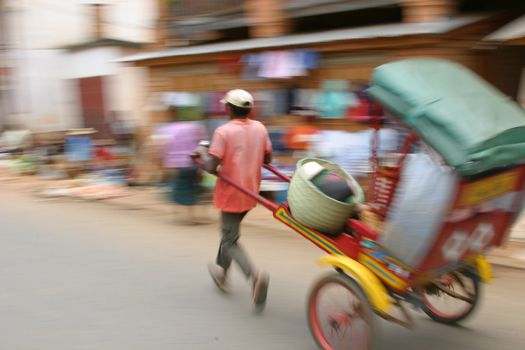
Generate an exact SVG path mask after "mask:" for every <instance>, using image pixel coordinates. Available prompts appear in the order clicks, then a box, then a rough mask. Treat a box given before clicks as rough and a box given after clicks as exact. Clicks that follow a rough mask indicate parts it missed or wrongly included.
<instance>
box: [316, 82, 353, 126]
mask: <svg viewBox="0 0 525 350" xmlns="http://www.w3.org/2000/svg"><path fill="white" fill-rule="evenodd" d="M348 88H349V83H348V82H347V81H346V80H325V81H324V82H323V90H322V91H321V92H320V93H319V94H318V96H317V98H316V103H315V105H316V109H317V110H318V111H319V116H320V117H321V118H326V119H341V118H344V117H345V116H346V111H347V109H348V108H349V107H350V106H354V105H356V104H358V103H359V100H358V99H357V98H356V96H355V95H354V94H352V93H350V92H349V91H348Z"/></svg>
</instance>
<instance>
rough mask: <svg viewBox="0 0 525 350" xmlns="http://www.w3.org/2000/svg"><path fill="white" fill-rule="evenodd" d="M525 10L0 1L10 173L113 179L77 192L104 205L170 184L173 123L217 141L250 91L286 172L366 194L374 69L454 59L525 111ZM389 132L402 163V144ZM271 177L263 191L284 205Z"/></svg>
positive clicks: (487, 3)
mask: <svg viewBox="0 0 525 350" xmlns="http://www.w3.org/2000/svg"><path fill="white" fill-rule="evenodd" d="M524 13H525V12H524V5H523V1H510V0H500V1H491V0H433V1H428V0H398V1H395V0H367V1H362V0H352V1H341V0H339V1H337V0H318V1H310V0H287V1H280V0H249V1H239V0H227V1H213V0H208V1H202V0H192V1H183V0H133V1H132V0H129V1H126V0H115V1H81V0H72V1H59V0H16V1H15V0H0V25H1V30H0V35H1V36H0V130H2V131H3V133H2V136H1V138H0V147H2V148H1V151H2V153H1V154H2V158H3V160H2V164H3V168H4V169H6V168H7V169H9V171H10V172H14V173H21V174H37V175H39V176H41V177H45V178H48V179H56V180H65V179H78V178H79V176H80V177H82V179H83V180H84V182H82V183H76V184H75V186H73V185H71V184H70V185H68V188H69V187H71V186H73V187H78V186H80V185H86V183H89V184H93V182H97V181H101V182H103V184H104V186H99V187H100V188H99V189H97V190H94V189H91V190H90V191H89V193H83V191H77V192H79V193H83V194H85V195H90V196H95V197H97V196H98V197H100V198H104V197H105V196H117V195H121V194H123V193H124V190H125V187H127V186H128V185H139V186H157V185H163V184H166V178H167V175H166V170H167V169H166V165H165V162H164V158H165V155H164V152H165V146H166V142H167V141H166V138H165V137H162V136H163V135H164V136H166V135H165V130H168V129H166V125H170V124H172V123H177V122H181V121H184V122H188V121H190V122H194V123H199V124H202V125H203V126H204V127H205V128H206V131H207V133H208V138H209V137H210V136H211V135H212V133H213V131H214V130H215V128H216V127H217V126H219V125H221V124H222V123H224V122H226V120H227V118H228V117H227V116H226V113H225V110H224V107H223V106H222V105H221V104H220V103H219V100H220V99H221V98H222V96H223V95H224V93H225V92H226V91H227V90H229V89H233V88H242V89H246V90H248V91H250V92H251V93H252V94H253V95H254V97H255V108H254V109H253V111H252V114H251V117H252V118H254V119H257V120H260V121H261V122H263V123H264V124H265V125H266V126H267V128H268V129H269V131H270V136H271V139H272V143H273V147H274V153H275V163H276V166H277V167H278V168H280V169H281V170H282V171H284V172H288V173H291V172H293V170H294V167H295V164H296V162H297V160H298V159H300V158H302V157H304V156H305V155H312V156H317V157H321V158H325V159H329V160H332V161H334V162H336V163H338V164H340V165H341V166H342V167H343V168H345V169H346V170H347V171H349V172H350V173H351V174H352V175H354V176H355V177H357V178H358V180H359V181H360V182H361V184H362V185H363V186H365V187H366V183H367V178H368V173H369V172H370V170H371V169H370V164H369V157H370V139H371V135H372V134H371V132H370V125H371V124H373V123H374V121H377V120H382V119H381V117H382V116H383V114H384V112H383V111H382V110H381V107H380V106H378V105H377V104H376V103H374V101H372V100H371V99H370V98H369V97H368V95H367V94H366V93H365V89H366V88H367V86H368V84H369V81H370V78H371V74H372V71H373V69H374V68H375V67H377V66H378V65H380V64H382V63H385V62H390V61H394V60H399V59H404V58H420V57H430V58H443V59H448V60H452V61H456V62H458V63H460V64H462V65H464V66H466V67H468V68H470V69H472V70H473V71H474V72H476V73H478V74H479V75H480V76H482V77H483V78H484V79H486V80H487V81H488V82H490V83H491V84H493V85H494V86H496V87H497V88H498V89H500V90H501V91H502V92H503V93H504V94H505V95H507V96H509V98H511V99H515V100H517V101H518V102H520V103H521V104H522V105H523V104H525V73H524V64H525V47H524V45H525V15H524ZM381 129H382V130H381V142H380V152H381V153H382V154H381V155H382V156H383V157H385V158H388V154H389V152H394V151H395V150H396V149H397V148H398V146H399V143H400V139H401V136H402V131H400V130H399V128H397V127H396V125H393V124H391V123H390V122H388V121H387V122H385V123H383V124H382V125H381ZM163 130H164V131H163ZM95 180H97V181H95ZM272 180H273V178H272V177H271V175H270V174H265V181H264V182H263V188H262V190H263V191H264V192H268V193H273V197H274V198H275V199H276V200H278V201H282V200H284V199H285V198H286V188H285V187H283V185H282V184H278V183H276V182H273V181H272ZM213 181H214V179H213V178H209V177H206V176H205V177H204V179H203V185H204V186H205V187H206V188H208V189H211V188H213ZM55 187H56V186H55ZM64 191H66V190H64ZM59 192H60V191H59ZM66 192H67V191H66ZM55 194H57V192H56V191H55ZM208 197H209V196H208Z"/></svg>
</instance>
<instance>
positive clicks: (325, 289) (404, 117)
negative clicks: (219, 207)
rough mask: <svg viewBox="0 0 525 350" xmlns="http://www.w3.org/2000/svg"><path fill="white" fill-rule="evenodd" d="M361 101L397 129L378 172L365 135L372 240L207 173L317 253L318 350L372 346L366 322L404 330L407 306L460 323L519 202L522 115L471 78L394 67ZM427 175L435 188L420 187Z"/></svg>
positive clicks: (523, 177) (363, 227) (409, 321)
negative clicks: (322, 225)
mask: <svg viewBox="0 0 525 350" xmlns="http://www.w3.org/2000/svg"><path fill="white" fill-rule="evenodd" d="M368 93H369V94H370V95H371V96H372V97H373V98H374V99H375V100H376V101H378V102H379V103H380V104H381V105H382V106H383V107H384V109H385V110H386V111H388V112H389V114H390V115H391V116H392V118H393V119H394V120H396V121H397V122H398V123H400V124H401V125H402V126H403V127H404V128H405V129H406V132H405V134H406V137H405V138H404V141H403V142H402V147H400V148H401V152H400V154H399V155H398V157H397V160H396V162H395V163H394V164H388V166H383V165H382V164H381V162H380V156H381V155H379V154H378V152H377V149H378V147H377V146H378V143H379V142H380V140H378V138H377V135H378V130H379V128H380V125H379V123H376V125H375V126H374V129H375V133H374V135H376V136H374V137H373V138H372V146H373V147H372V157H371V159H372V168H373V172H372V179H371V182H370V186H369V195H368V199H367V206H368V208H370V210H371V211H373V212H374V213H375V215H377V217H379V218H381V219H382V220H384V232H377V230H374V229H373V228H371V227H370V226H369V225H367V224H366V223H365V222H364V221H363V220H361V218H360V217H359V215H357V216H356V217H353V218H349V219H348V221H347V225H346V227H347V228H346V229H345V230H344V232H341V233H340V234H338V235H336V236H334V235H327V234H324V233H322V232H319V231H316V230H314V229H312V228H311V227H307V226H305V225H303V224H301V223H300V222H298V221H297V220H296V219H295V218H294V216H293V215H292V212H291V210H290V208H289V206H288V204H287V203H283V204H281V205H277V204H276V203H273V202H271V201H269V200H267V199H265V198H264V197H262V196H260V195H259V194H257V193H252V192H250V191H248V190H246V189H245V188H243V187H242V186H239V185H237V184H235V183H233V182H232V181H230V180H229V179H228V178H227V177H224V176H221V175H220V174H219V176H220V177H222V179H223V180H224V181H226V182H228V183H230V184H231V185H232V186H234V187H236V188H237V189H238V190H239V191H241V192H243V193H245V194H246V195H249V196H251V197H253V198H256V199H257V200H258V202H259V203H260V204H262V205H263V206H265V207H266V208H268V209H269V210H271V211H272V212H273V216H274V218H275V219H277V220H278V221H280V222H282V223H283V224H285V225H287V226H289V227H290V228H292V229H293V230H295V231H296V232H297V233H299V234H300V235H302V236H303V237H304V238H306V239H307V240H309V241H311V242H312V243H313V244H315V245H316V246H318V247H319V248H321V249H322V250H324V251H325V252H326V253H328V254H327V255H326V256H324V257H322V258H321V259H319V261H318V262H319V264H321V265H326V266H330V267H332V268H333V269H334V270H335V272H333V273H330V274H329V275H327V276H325V277H323V278H321V279H320V280H319V281H318V282H316V283H315V285H314V286H313V288H312V290H311V293H310V297H309V299H308V302H307V318H308V324H309V327H310V330H311V333H312V335H313V338H314V339H315V341H316V342H317V344H318V346H319V347H320V348H321V349H326V350H332V349H373V348H375V346H376V343H377V342H376V341H375V340H376V339H377V337H376V334H375V332H376V329H375V328H374V323H375V322H377V320H375V319H376V318H377V316H379V317H381V318H383V319H386V320H388V321H392V322H395V323H397V324H400V325H402V326H406V327H411V326H412V325H413V324H414V320H413V317H412V316H411V314H410V313H409V312H408V310H407V305H411V306H413V307H415V308H417V309H421V310H422V311H424V312H425V313H426V314H427V315H428V316H429V317H430V318H431V319H432V320H434V321H436V322H440V323H444V324H456V323H458V322H460V321H462V320H464V319H465V318H467V317H468V316H469V315H471V313H472V312H473V311H474V310H475V308H476V306H477V305H478V301H479V297H480V289H481V284H482V282H485V283H488V282H490V281H491V277H492V275H491V266H490V264H489V262H488V261H487V259H486V254H487V252H488V251H489V250H490V249H491V248H493V247H496V246H500V245H502V244H503V243H504V242H505V240H506V237H507V235H508V232H509V230H510V228H511V226H512V224H513V223H514V222H515V221H516V219H517V217H518V215H519V213H520V212H521V210H522V208H523V203H524V201H525V198H524V195H525V189H524V184H525V162H524V160H525V112H524V111H523V110H522V109H521V108H520V107H519V106H518V105H517V104H515V103H514V102H512V101H510V100H508V99H507V98H506V97H505V96H503V95H502V94H501V93H500V92H498V91H497V90H496V89H494V88H493V87H491V86H489V85H488V84H486V83H485V82H483V81H482V80H481V79H479V78H478V77H477V76H476V75H474V74H473V73H472V72H470V71H469V70H467V69H466V68H464V67H462V66H460V65H458V64H455V63H452V62H449V61H445V60H435V59H413V60H401V61H396V62H392V63H387V64H384V65H382V66H379V67H377V68H376V69H375V70H374V73H373V78H372V83H371V86H370V88H369V90H368ZM415 145H422V146H421V147H422V148H423V149H425V151H424V152H421V151H419V152H415V153H414V152H413V149H414V146H415ZM416 154H419V155H418V156H416V157H415V158H414V156H415V155H416ZM422 159H423V162H421V160H422ZM414 161H415V163H414ZM414 164H416V165H417V166H415V167H414ZM266 168H267V169H268V170H269V171H271V172H273V173H274V174H275V175H276V176H277V177H279V178H280V179H281V180H283V181H288V182H289V181H290V177H288V176H286V175H284V174H282V173H280V172H279V171H278V170H277V169H276V168H274V167H273V166H272V165H267V166H266ZM418 169H419V170H418ZM412 171H416V172H419V176H417V175H418V174H412V173H411V172H412ZM433 172H435V173H437V174H438V175H439V176H438V177H437V178H438V180H437V181H435V180H434V179H432V181H431V183H430V186H429V185H428V184H427V185H425V186H421V183H422V181H423V180H424V179H428V178H429V174H430V175H432V173H433ZM414 179H415V180H414ZM422 179H423V180H422ZM427 182H428V181H427ZM418 186H419V187H418ZM415 193H416V194H415ZM438 197H439V198H440V199H439V200H438V202H439V203H437V204H436V203H434V202H432V200H434V199H436V200H437V198H438ZM428 201H430V202H428ZM427 202H428V203H427ZM407 203H408V205H409V206H408V207H407ZM425 203H426V204H425ZM410 205H411V206H410ZM425 205H426V206H427V209H426V211H424V210H423V211H422V210H421V208H420V207H421V206H423V207H424V206H425ZM429 206H430V210H428V207H429ZM407 212H408V214H407ZM415 223H416V224H415ZM418 225H419V226H418ZM425 225H426V226H425Z"/></svg>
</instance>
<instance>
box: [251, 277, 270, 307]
mask: <svg viewBox="0 0 525 350" xmlns="http://www.w3.org/2000/svg"><path fill="white" fill-rule="evenodd" d="M269 283H270V277H269V276H268V274H267V273H265V272H261V273H258V274H257V276H256V277H255V279H254V280H253V303H254V304H255V306H257V307H258V308H263V307H264V304H265V303H266V295H267V294H268V284H269Z"/></svg>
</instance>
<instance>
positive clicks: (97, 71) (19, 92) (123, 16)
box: [4, 0, 156, 130]
mask: <svg viewBox="0 0 525 350" xmlns="http://www.w3.org/2000/svg"><path fill="white" fill-rule="evenodd" d="M6 1H7V12H6V16H7V21H6V23H7V26H8V28H9V31H8V38H7V44H8V50H9V51H8V57H7V61H8V62H7V64H8V65H9V66H10V67H11V68H12V72H13V74H12V76H11V77H10V89H11V90H12V95H11V96H12V97H10V101H9V103H8V104H4V106H5V105H7V106H8V110H7V111H6V113H7V114H8V120H9V122H11V123H17V124H22V125H26V126H28V127H31V128H33V129H35V130H49V129H56V128H70V127H79V126H81V118H80V112H79V105H78V96H77V94H76V89H77V87H76V83H75V81H74V80H71V79H75V78H79V77H85V76H91V75H109V74H118V70H119V66H118V65H117V64H115V63H113V62H111V61H113V60H115V59H117V58H120V57H122V56H125V55H127V54H129V52H123V51H119V50H120V49H115V50H114V49H93V50H88V51H84V52H77V53H74V54H72V55H71V56H68V53H67V52H65V51H64V50H61V49H60V48H61V47H63V46H65V45H71V44H78V43H81V42H86V41H89V40H92V39H93V33H92V29H93V26H92V22H91V21H92V12H91V9H90V8H88V7H87V6H85V5H86V3H89V2H92V3H93V2H97V3H100V2H103V3H107V4H110V5H111V6H108V7H107V8H106V16H105V22H106V28H105V33H106V35H107V36H108V37H111V38H116V39H123V40H130V41H139V42H148V41H152V40H153V34H154V33H153V23H154V20H155V15H156V14H155V11H156V4H155V2H154V1H149V0H135V1H117V0H115V1H85V0H68V1H56V0H6ZM69 57H71V59H72V61H71V62H69V61H68V59H69ZM136 75H137V76H139V77H140V73H137V74H136ZM126 76H133V73H129V72H127V73H126ZM130 79H131V80H133V81H134V82H135V83H134V84H132V85H129V86H128V85H125V86H123V87H122V89H123V91H124V92H120V89H121V87H117V86H113V87H112V90H118V91H116V92H110V93H111V95H114V96H127V95H129V96H133V97H132V98H133V101H132V103H130V105H134V106H132V107H127V109H128V110H129V109H133V108H137V106H135V105H136V104H138V102H136V101H138V100H140V99H138V98H137V95H138V93H137V92H136V91H135V90H137V89H136V88H135V87H136V86H138V84H139V83H138V82H137V81H136V80H137V79H139V78H137V79H134V78H129V79H124V83H125V84H127V83H129V82H130ZM139 81H140V79H139ZM130 90H133V91H131V92H130ZM112 99H113V98H112ZM115 99H117V100H119V101H120V102H118V103H116V104H117V107H118V109H123V106H124V105H126V103H124V102H122V100H125V98H124V97H115ZM130 99H131V98H130ZM124 109H125V108H124ZM135 114H137V113H134V115H135Z"/></svg>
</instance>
